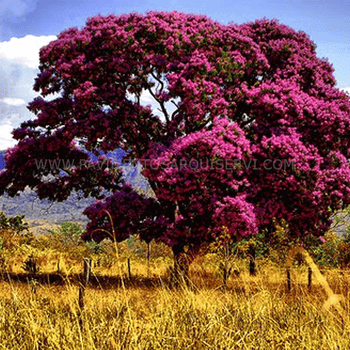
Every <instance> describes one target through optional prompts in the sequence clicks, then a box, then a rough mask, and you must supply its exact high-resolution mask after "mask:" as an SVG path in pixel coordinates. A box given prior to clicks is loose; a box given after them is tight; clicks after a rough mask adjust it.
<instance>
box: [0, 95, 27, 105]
mask: <svg viewBox="0 0 350 350" xmlns="http://www.w3.org/2000/svg"><path fill="white" fill-rule="evenodd" d="M0 102H3V103H5V104H7V105H9V106H15V107H19V106H23V105H25V104H26V101H24V100H22V99H21V98H13V97H5V98H3V99H1V100H0Z"/></svg>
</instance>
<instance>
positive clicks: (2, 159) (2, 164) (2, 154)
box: [0, 150, 6, 170]
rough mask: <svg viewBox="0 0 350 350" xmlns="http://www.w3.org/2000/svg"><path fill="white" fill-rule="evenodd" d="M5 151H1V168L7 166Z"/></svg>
mask: <svg viewBox="0 0 350 350" xmlns="http://www.w3.org/2000/svg"><path fill="white" fill-rule="evenodd" d="M5 153H6V150H5V151H0V170H2V169H4V168H5Z"/></svg>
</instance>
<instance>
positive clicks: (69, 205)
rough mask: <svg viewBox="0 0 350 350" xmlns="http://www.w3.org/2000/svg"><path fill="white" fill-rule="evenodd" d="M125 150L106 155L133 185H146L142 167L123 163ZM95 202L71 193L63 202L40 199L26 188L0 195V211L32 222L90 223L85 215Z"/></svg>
mask: <svg viewBox="0 0 350 350" xmlns="http://www.w3.org/2000/svg"><path fill="white" fill-rule="evenodd" d="M5 152H6V151H0V169H4V168H5ZM89 154H90V156H91V158H92V159H93V160H94V161H96V159H97V157H96V156H94V155H92V154H91V153H89ZM124 155H125V152H124V151H122V150H115V151H113V152H108V153H107V154H106V157H107V158H110V159H112V161H113V162H115V163H118V164H121V167H122V169H123V174H124V179H125V181H126V182H130V183H131V184H132V185H134V186H138V187H141V188H145V189H146V188H147V187H148V186H149V185H148V182H147V180H146V179H145V178H144V177H143V176H142V175H141V174H140V166H132V165H126V164H122V158H123V156H124ZM94 201H95V199H94V198H87V199H85V198H83V199H79V196H78V194H77V193H75V192H74V193H72V195H71V196H70V197H69V198H68V199H67V200H66V201H64V202H61V203H55V202H51V201H49V200H39V199H38V198H37V195H36V193H35V192H34V191H31V190H30V189H26V190H25V191H24V192H23V193H21V194H20V195H18V196H16V197H14V198H11V197H8V196H7V195H6V194H5V195H4V196H1V197H0V211H3V212H4V213H5V214H6V215H8V216H16V215H23V214H24V215H25V216H26V219H29V220H31V221H33V222H35V221H42V220H44V221H46V222H54V223H57V224H59V223H61V222H64V221H75V222H81V223H87V222H88V219H87V217H86V216H85V215H83V211H84V209H85V208H86V207H87V206H89V205H91V204H92V203H93V202H94Z"/></svg>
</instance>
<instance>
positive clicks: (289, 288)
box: [287, 267, 292, 292]
mask: <svg viewBox="0 0 350 350" xmlns="http://www.w3.org/2000/svg"><path fill="white" fill-rule="evenodd" d="M287 289H288V292H290V291H291V289H292V286H291V279H290V268H289V267H288V268H287Z"/></svg>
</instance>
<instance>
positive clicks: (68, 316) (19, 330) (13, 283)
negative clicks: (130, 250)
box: [0, 251, 350, 350]
mask: <svg viewBox="0 0 350 350" xmlns="http://www.w3.org/2000/svg"><path fill="white" fill-rule="evenodd" d="M50 254H51V255H50ZM50 254H47V255H46V258H47V259H46V260H45V259H43V258H41V265H40V272H39V274H37V275H36V276H33V275H30V274H28V273H24V271H23V268H21V267H20V266H21V262H20V257H19V256H17V257H13V256H12V260H11V261H10V266H8V267H7V271H8V272H5V271H4V272H3V273H2V275H1V280H0V291H1V296H2V298H1V300H0V349H11V350H12V349H31V350H32V349H74V350H76V349H84V350H85V349H181V350H182V349H344V350H345V349H349V348H350V327H349V326H350V322H349V318H348V316H347V315H349V312H350V303H349V296H350V295H349V286H350V275H347V273H343V274H341V273H339V271H337V270H333V271H328V272H327V273H325V277H326V279H327V281H328V282H329V284H330V287H331V288H332V290H333V291H334V292H335V293H341V294H343V295H344V297H345V300H344V301H343V302H342V308H343V309H344V310H345V312H344V314H343V315H342V316H341V315H339V314H338V312H337V311H336V309H335V308H333V307H331V308H330V309H329V310H326V309H325V308H323V305H324V303H325V301H326V300H327V295H326V293H325V292H324V290H323V288H322V286H321V285H319V283H318V282H317V281H313V285H312V287H311V290H308V288H307V267H306V266H301V267H294V268H293V269H292V282H293V284H292V290H291V292H288V291H287V290H286V276H285V271H284V270H283V268H282V267H281V266H277V265H276V264H272V263H271V262H269V261H266V260H265V261H261V262H260V263H259V273H258V275H257V276H250V275H249V273H248V269H247V262H246V261H238V262H237V266H238V268H239V269H240V271H241V272H240V274H239V276H231V277H230V279H229V281H228V285H227V288H223V286H222V281H221V278H220V276H219V274H218V273H217V269H216V268H215V264H213V263H212V258H213V257H212V256H208V257H201V258H199V259H197V260H196V261H195V262H194V263H193V265H192V266H191V269H190V277H191V281H192V283H191V284H190V285H189V286H183V287H178V288H172V287H171V285H170V284H169V282H168V281H169V278H168V275H167V273H168V269H169V266H171V264H172V261H171V259H170V257H165V258H161V257H158V258H154V259H151V262H150V264H149V265H148V264H147V262H146V260H145V259H142V258H137V259H136V258H135V259H131V272H132V278H131V279H130V278H128V277H127V276H128V274H127V264H126V261H127V260H126V258H125V257H123V256H121V257H120V259H119V260H116V261H114V263H113V264H111V265H109V266H108V267H98V266H96V267H93V269H92V276H91V279H90V284H89V286H88V287H87V288H86V291H85V299H84V300H85V305H84V309H83V310H81V309H80V308H79V306H78V289H79V278H78V277H79V276H78V274H79V272H81V270H82V264H81V261H79V259H76V260H69V259H65V258H62V255H61V258H60V259H61V263H60V274H58V273H57V260H55V259H56V258H57V257H58V255H57V256H56V255H55V254H54V253H52V251H51V252H50ZM38 255H40V254H38ZM24 258H25V257H24V256H22V260H23V259H24ZM39 260H40V259H39ZM22 263H23V261H22Z"/></svg>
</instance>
